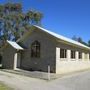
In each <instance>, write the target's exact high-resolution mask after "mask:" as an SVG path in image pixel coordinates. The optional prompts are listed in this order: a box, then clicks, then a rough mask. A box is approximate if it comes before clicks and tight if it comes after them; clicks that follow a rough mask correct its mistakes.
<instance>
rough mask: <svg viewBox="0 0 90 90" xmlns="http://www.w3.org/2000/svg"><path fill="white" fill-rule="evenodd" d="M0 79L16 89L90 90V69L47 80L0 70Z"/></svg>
mask: <svg viewBox="0 0 90 90" xmlns="http://www.w3.org/2000/svg"><path fill="white" fill-rule="evenodd" d="M0 81H1V82H3V83H5V84H7V85H8V86H10V87H13V88H14V89H15V90H90V71H85V72H80V73H77V74H72V75H67V76H64V77H62V78H59V79H56V80H52V81H45V80H41V79H35V78H30V77H25V76H22V75H16V74H12V73H7V72H3V71H0Z"/></svg>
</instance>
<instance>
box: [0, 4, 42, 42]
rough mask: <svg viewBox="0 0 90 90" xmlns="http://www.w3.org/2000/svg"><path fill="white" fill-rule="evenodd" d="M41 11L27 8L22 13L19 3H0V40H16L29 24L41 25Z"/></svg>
mask: <svg viewBox="0 0 90 90" xmlns="http://www.w3.org/2000/svg"><path fill="white" fill-rule="evenodd" d="M42 17H43V15H42V13H41V12H38V11H35V10H29V11H28V12H26V13H23V10H22V5H21V4H20V3H6V4H3V5H0V42H2V41H3V42H4V41H5V40H15V41H16V40H17V39H19V38H21V37H22V36H23V34H24V33H25V32H27V31H28V30H29V29H30V26H31V25H34V24H37V25H41V19H42Z"/></svg>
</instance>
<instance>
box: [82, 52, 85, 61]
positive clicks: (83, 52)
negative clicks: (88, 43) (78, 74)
mask: <svg viewBox="0 0 90 90" xmlns="http://www.w3.org/2000/svg"><path fill="white" fill-rule="evenodd" d="M82 60H83V61H85V60H84V52H83V53H82Z"/></svg>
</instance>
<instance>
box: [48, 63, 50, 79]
mask: <svg viewBox="0 0 90 90" xmlns="http://www.w3.org/2000/svg"><path fill="white" fill-rule="evenodd" d="M48 80H50V65H48Z"/></svg>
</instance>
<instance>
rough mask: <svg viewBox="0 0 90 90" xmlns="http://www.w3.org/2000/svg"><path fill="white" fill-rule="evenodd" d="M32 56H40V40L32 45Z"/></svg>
mask: <svg viewBox="0 0 90 90" xmlns="http://www.w3.org/2000/svg"><path fill="white" fill-rule="evenodd" d="M31 57H40V43H39V42H38V41H35V42H33V43H32V45H31Z"/></svg>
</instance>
